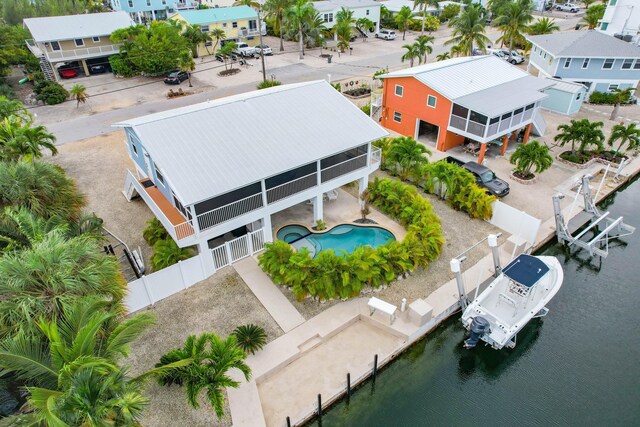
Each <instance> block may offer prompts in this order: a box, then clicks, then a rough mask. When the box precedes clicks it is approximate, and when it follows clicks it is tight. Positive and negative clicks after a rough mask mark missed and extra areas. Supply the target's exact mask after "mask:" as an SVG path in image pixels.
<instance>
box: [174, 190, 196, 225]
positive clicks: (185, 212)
mask: <svg viewBox="0 0 640 427" xmlns="http://www.w3.org/2000/svg"><path fill="white" fill-rule="evenodd" d="M171 195H172V196H173V204H174V206H175V207H176V209H178V210H179V211H180V212H182V215H184V216H185V218H188V219H191V218H192V216H191V211H190V210H189V209H187V208H185V207H184V206H183V205H182V203H181V202H180V200H178V198H177V197H176V195H175V193H174V192H173V191H172V192H171Z"/></svg>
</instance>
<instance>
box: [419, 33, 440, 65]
mask: <svg viewBox="0 0 640 427" xmlns="http://www.w3.org/2000/svg"><path fill="white" fill-rule="evenodd" d="M434 40H435V37H432V36H418V38H416V42H415V43H414V44H415V45H416V49H417V50H418V52H419V53H420V56H419V58H418V59H419V61H420V62H424V63H425V64H426V63H427V55H428V54H430V53H431V52H433V48H432V47H431V46H429V43H431V44H433V41H434Z"/></svg>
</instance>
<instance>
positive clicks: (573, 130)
mask: <svg viewBox="0 0 640 427" xmlns="http://www.w3.org/2000/svg"><path fill="white" fill-rule="evenodd" d="M602 126H603V123H602V122H591V121H589V119H581V120H571V121H570V123H569V124H562V125H560V126H558V131H559V133H558V134H557V135H556V136H555V137H554V138H553V139H554V140H555V141H556V142H559V143H560V146H564V145H565V144H569V143H570V144H571V154H572V155H574V156H575V155H576V153H577V152H579V153H580V154H583V153H584V151H585V150H586V148H587V147H589V146H592V145H594V146H596V147H597V148H600V149H601V148H602V144H603V143H604V140H605V136H604V133H603V132H602ZM576 143H578V144H579V145H578V147H579V148H578V150H577V151H576Z"/></svg>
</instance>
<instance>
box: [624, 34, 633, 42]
mask: <svg viewBox="0 0 640 427" xmlns="http://www.w3.org/2000/svg"><path fill="white" fill-rule="evenodd" d="M622 40H624V41H626V42H630V41H632V40H633V36H632V35H631V34H625V35H624V36H622Z"/></svg>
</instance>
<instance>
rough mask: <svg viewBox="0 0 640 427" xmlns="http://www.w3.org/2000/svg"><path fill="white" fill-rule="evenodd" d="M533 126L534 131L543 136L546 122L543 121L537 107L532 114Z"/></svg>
mask: <svg viewBox="0 0 640 427" xmlns="http://www.w3.org/2000/svg"><path fill="white" fill-rule="evenodd" d="M533 126H534V127H535V128H536V131H537V133H538V134H539V135H540V136H543V135H544V133H545V131H546V130H547V123H546V122H545V121H544V117H542V114H540V110H539V109H536V112H535V114H534V116H533Z"/></svg>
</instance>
